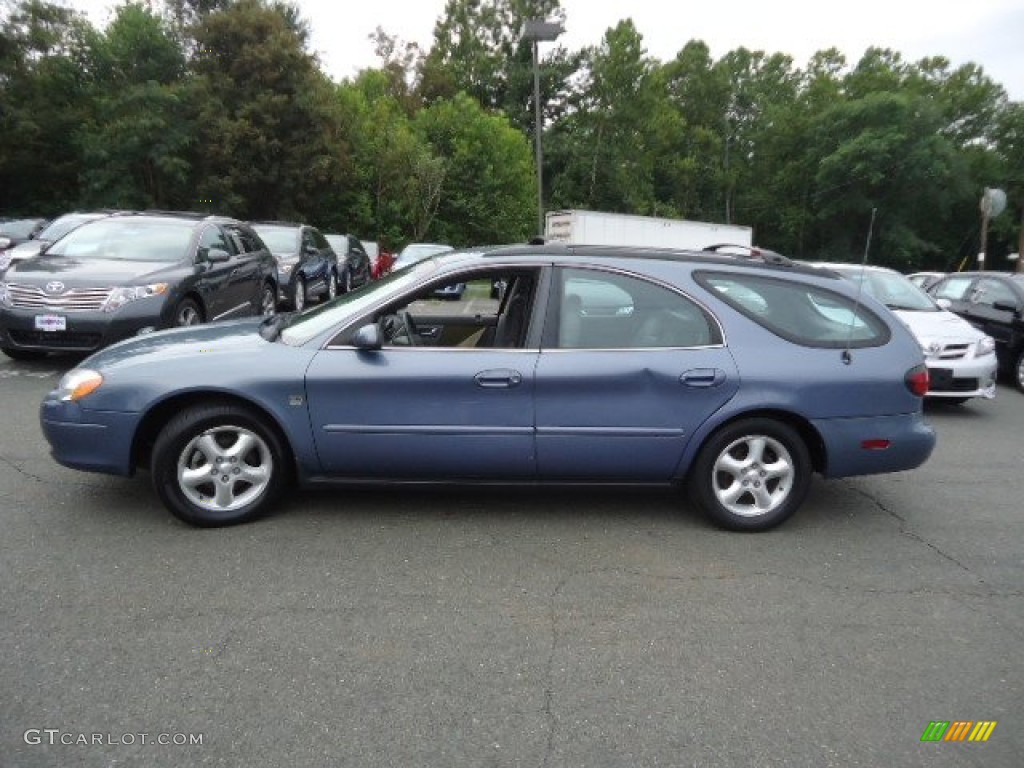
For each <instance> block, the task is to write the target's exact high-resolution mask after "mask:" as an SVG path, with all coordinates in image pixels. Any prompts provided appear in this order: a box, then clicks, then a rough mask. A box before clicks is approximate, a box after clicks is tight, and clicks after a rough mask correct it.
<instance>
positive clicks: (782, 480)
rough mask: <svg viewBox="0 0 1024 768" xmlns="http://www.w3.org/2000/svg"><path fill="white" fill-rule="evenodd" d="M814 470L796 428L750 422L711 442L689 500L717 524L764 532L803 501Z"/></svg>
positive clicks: (693, 473)
mask: <svg viewBox="0 0 1024 768" xmlns="http://www.w3.org/2000/svg"><path fill="white" fill-rule="evenodd" d="M755 454H756V455H755ZM811 472H812V466H811V456H810V452H809V451H808V449H807V445H806V444H805V443H804V441H803V438H801V437H800V435H799V433H798V432H797V431H796V430H795V429H793V428H792V427H790V426H789V425H788V424H784V423H782V422H780V421H776V420H774V419H768V418H750V419H743V420H742V421H737V422H734V423H732V424H728V425H726V426H725V427H722V428H721V429H720V430H718V431H717V432H715V433H714V434H713V435H711V437H709V438H708V439H707V441H706V442H705V443H704V445H703V446H702V447H701V449H700V452H699V453H698V454H697V460H696V461H695V462H694V464H693V467H692V468H691V469H690V473H689V476H688V480H687V484H688V487H689V492H690V498H691V499H692V500H693V502H694V503H695V504H696V505H697V506H699V507H700V508H701V509H702V510H703V511H704V513H705V514H706V515H707V516H708V517H709V518H710V519H711V521H712V522H714V523H715V524H716V525H718V526H720V527H722V528H727V529H729V530H732V531H766V530H768V529H769V528H774V527H775V526H777V525H779V524H780V523H782V522H783V521H785V520H786V519H787V518H789V517H790V516H791V515H792V514H793V513H794V512H796V510H797V509H798V508H799V506H800V505H801V504H802V503H803V500H804V498H806V496H807V491H808V490H809V488H810V484H811Z"/></svg>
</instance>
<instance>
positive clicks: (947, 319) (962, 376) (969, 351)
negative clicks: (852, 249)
mask: <svg viewBox="0 0 1024 768" xmlns="http://www.w3.org/2000/svg"><path fill="white" fill-rule="evenodd" d="M814 265H815V266H818V267H825V268H828V269H832V270H834V271H836V272H838V273H839V274H841V275H842V276H843V277H846V278H848V279H849V280H852V281H853V282H855V283H856V282H860V283H861V285H863V287H864V291H865V292H866V293H868V294H869V295H871V296H872V297H873V298H875V299H876V300H877V301H880V302H881V303H883V304H885V305H886V306H887V307H888V308H889V309H891V310H892V311H893V313H894V314H895V315H896V316H897V317H898V318H899V319H900V320H901V321H902V322H903V324H904V325H905V326H907V328H909V329H910V332H911V333H913V334H914V337H915V338H916V339H917V341H918V343H919V344H920V345H921V351H922V352H923V353H924V358H925V364H926V365H927V366H928V378H929V382H928V397H929V398H934V399H941V400H944V401H946V402H950V403H964V402H967V401H968V400H970V399H971V398H984V399H991V398H993V397H995V395H996V355H995V340H994V339H993V338H992V337H991V336H988V335H986V334H984V333H982V332H981V331H979V330H978V329H977V328H975V327H974V326H973V325H971V324H970V323H968V322H967V321H966V320H964V319H963V318H962V317H958V316H957V315H955V314H953V313H952V312H949V311H948V310H945V309H943V308H942V307H940V306H939V305H938V304H936V303H935V300H934V299H933V298H932V297H931V296H929V295H928V294H927V293H925V292H924V291H922V290H921V289H920V288H919V287H918V286H917V285H915V284H914V283H913V282H912V281H911V280H910V279H908V278H907V277H906V276H905V275H902V274H900V273H899V272H897V271H895V270H892V269H887V268H885V267H875V266H861V265H860V264H836V263H824V262H815V264H814Z"/></svg>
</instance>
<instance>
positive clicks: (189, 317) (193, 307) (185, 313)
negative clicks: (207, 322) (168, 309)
mask: <svg viewBox="0 0 1024 768" xmlns="http://www.w3.org/2000/svg"><path fill="white" fill-rule="evenodd" d="M201 322H203V313H202V310H200V309H199V305H198V304H196V303H195V302H194V301H193V300H192V299H182V300H181V302H180V303H179V304H178V306H177V307H175V308H174V325H175V327H176V328H181V327H183V326H186V325H199V324H200V323H201Z"/></svg>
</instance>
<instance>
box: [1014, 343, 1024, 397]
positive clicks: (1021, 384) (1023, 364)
mask: <svg viewBox="0 0 1024 768" xmlns="http://www.w3.org/2000/svg"><path fill="white" fill-rule="evenodd" d="M1013 382H1014V384H1016V385H1017V389H1019V390H1020V391H1021V392H1024V347H1021V350H1020V352H1018V353H1017V364H1016V365H1015V366H1014V368H1013Z"/></svg>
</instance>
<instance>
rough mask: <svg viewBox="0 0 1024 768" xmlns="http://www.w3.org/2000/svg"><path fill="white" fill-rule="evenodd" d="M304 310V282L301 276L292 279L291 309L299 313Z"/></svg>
mask: <svg viewBox="0 0 1024 768" xmlns="http://www.w3.org/2000/svg"><path fill="white" fill-rule="evenodd" d="M305 308H306V281H305V279H304V278H303V277H302V275H295V277H293V278H292V309H294V310H295V311H296V312H301V311H302V310H304V309H305Z"/></svg>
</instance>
